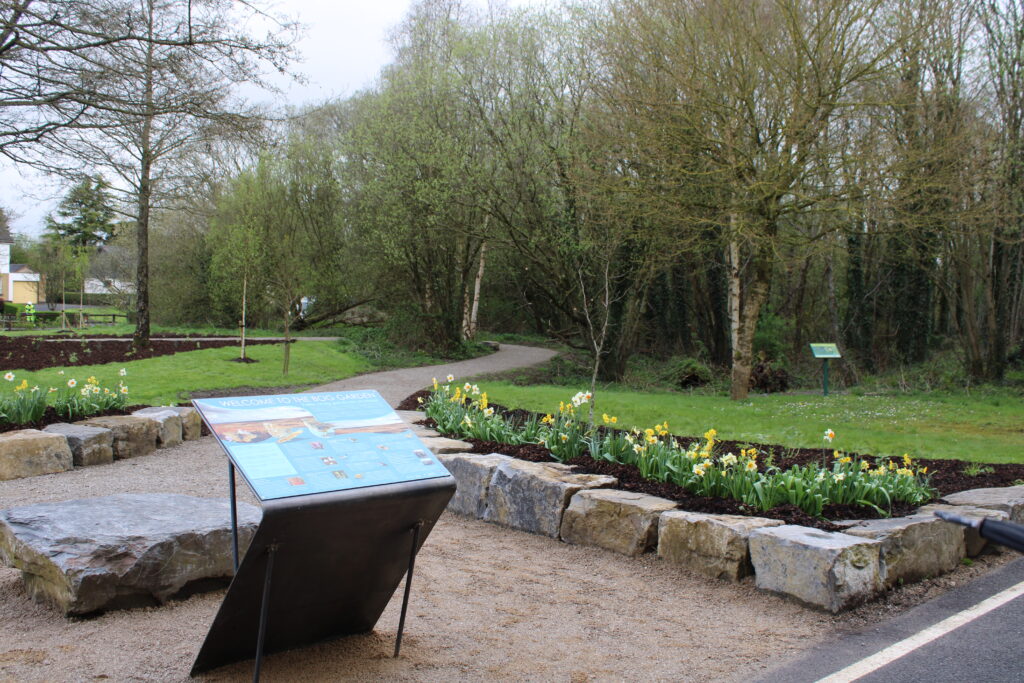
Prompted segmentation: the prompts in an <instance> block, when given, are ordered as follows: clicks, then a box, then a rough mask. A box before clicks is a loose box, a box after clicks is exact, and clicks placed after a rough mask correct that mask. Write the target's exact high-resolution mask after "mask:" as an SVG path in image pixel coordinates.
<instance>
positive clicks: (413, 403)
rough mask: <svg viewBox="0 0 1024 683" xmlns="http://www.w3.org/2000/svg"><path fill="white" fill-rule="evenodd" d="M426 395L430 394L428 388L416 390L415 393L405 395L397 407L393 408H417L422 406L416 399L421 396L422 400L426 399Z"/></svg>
mask: <svg viewBox="0 0 1024 683" xmlns="http://www.w3.org/2000/svg"><path fill="white" fill-rule="evenodd" d="M428 396H430V390H429V389H423V390H422V391H417V392H416V393H415V394H410V395H409V396H406V397H405V398H404V399H403V400H402V402H401V403H399V404H398V407H397V408H395V410H419V409H420V408H421V407H422V406H421V405H420V402H419V400H418V399H421V398H422V399H423V400H424V401H426V400H427V397H428Z"/></svg>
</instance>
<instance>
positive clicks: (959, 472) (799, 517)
mask: <svg viewBox="0 0 1024 683" xmlns="http://www.w3.org/2000/svg"><path fill="white" fill-rule="evenodd" d="M429 395H430V392H429V391H426V390H424V391H418V392H416V393H414V394H412V395H410V396H409V397H407V398H406V399H404V400H403V401H402V402H401V403H400V404H399V410H416V409H418V408H420V407H421V404H420V399H425V398H426V397H427V396H429ZM490 405H491V407H493V408H495V411H496V412H498V413H499V414H503V415H505V416H507V417H510V418H512V419H514V420H517V421H520V422H521V421H524V420H526V419H528V418H529V417H531V416H533V415H532V414H531V413H529V412H527V411H524V410H519V409H516V410H509V409H507V408H505V407H503V406H500V405H496V404H493V403H492V404H490ZM537 417H539V416H537ZM419 424H422V425H424V426H426V427H429V428H434V427H435V426H436V423H435V422H434V421H433V420H431V419H430V418H425V419H424V420H421V421H420V422H419ZM600 429H601V430H605V428H604V427H601V428H600ZM462 440H463V441H465V442H466V443H469V444H471V445H472V450H471V451H470V452H472V453H500V454H502V455H508V456H510V457H513V458H517V459H520V460H526V461H530V462H538V463H552V462H555V458H554V457H552V455H551V451H550V450H549V449H547V448H546V447H544V446H541V445H539V444H506V443H498V442H494V441H482V440H480V439H474V438H463V439H462ZM676 440H677V441H678V442H679V443H680V445H681V446H683V447H684V448H686V447H689V446H690V445H691V444H693V443H695V442H699V438H698V437H686V436H681V437H676ZM717 445H718V447H719V448H720V449H721V450H722V451H723V452H728V451H732V452H738V451H739V450H741V449H743V448H750V447H753V448H756V449H758V450H759V451H760V452H762V453H764V454H766V455H770V456H771V457H772V459H773V461H774V463H775V466H777V467H778V468H779V469H782V470H785V469H788V468H790V467H793V466H807V465H809V464H813V463H820V462H827V461H829V460H831V459H832V450H831V449H828V448H788V447H786V446H782V445H779V444H763V443H748V442H743V443H741V442H737V441H718V442H717ZM846 455H849V456H852V457H854V458H858V459H861V460H864V461H866V462H869V463H871V464H872V465H874V464H875V460H876V459H875V458H874V456H871V455H862V454H858V453H846ZM880 460H883V459H880ZM915 462H916V463H917V464H918V465H920V466H922V467H926V468H927V470H928V474H929V484H930V485H931V486H932V487H933V488H934V489H935V491H936V500H939V499H941V498H942V497H944V496H946V495H949V494H953V493H959V492H961V491H967V490H971V489H979V488H1002V487H1008V486H1014V485H1017V484H1021V483H1024V465H1020V464H992V465H987V466H985V468H984V469H982V470H981V471H978V472H977V473H973V474H972V473H971V472H972V471H973V469H972V467H973V466H974V464H972V463H969V462H965V461H963V460H940V459H917V460H915ZM567 464H568V465H570V466H572V468H573V471H575V472H578V473H581V474H599V475H610V476H614V477H615V478H616V479H617V480H618V482H619V483H618V488H620V489H623V490H626V491H632V492H637V493H643V494H647V495H652V496H657V497H660V498H665V499H668V500H672V501H674V502H676V504H677V506H678V509H680V510H688V511H692V512H703V513H710V514H731V515H746V516H756V517H764V518H769V519H778V520H782V521H784V522H785V523H787V524H799V525H802V526H809V527H814V528H817V529H822V530H825V531H838V530H840V529H842V527H841V526H838V525H836V524H834V523H832V522H833V521H839V520H848V519H878V518H880V517H881V515H879V513H878V511H877V510H875V509H874V508H872V507H868V506H860V505H837V504H829V505H826V506H825V510H824V514H823V517H822V518H816V517H812V516H811V515H808V514H807V513H805V512H803V511H802V510H800V509H799V508H797V507H795V506H793V505H783V506H779V507H776V508H772V509H771V510H757V509H755V508H752V507H750V506H747V505H744V504H743V503H741V502H739V501H736V500H731V499H727V498H712V497H704V496H697V495H693V494H692V493H689V492H688V491H686V489H684V488H682V487H680V486H677V485H675V484H673V483H671V482H657V481H652V480H650V479H645V478H644V477H642V476H640V473H639V472H638V470H637V468H636V467H633V466H630V465H621V464H617V463H610V462H607V461H604V460H594V459H593V458H590V457H589V456H587V455H583V456H581V457H578V458H574V459H572V460H569V461H568V462H567ZM762 467H763V465H762ZM918 507H919V506H917V505H911V504H907V503H896V504H894V505H893V506H892V508H891V510H890V512H891V516H892V517H901V516H906V515H909V514H912V513H913V512H914V510H916V509H917V508H918Z"/></svg>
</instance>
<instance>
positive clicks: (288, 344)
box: [281, 309, 292, 375]
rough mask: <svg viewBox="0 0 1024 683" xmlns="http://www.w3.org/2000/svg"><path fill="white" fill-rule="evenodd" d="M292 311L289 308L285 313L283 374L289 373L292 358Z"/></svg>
mask: <svg viewBox="0 0 1024 683" xmlns="http://www.w3.org/2000/svg"><path fill="white" fill-rule="evenodd" d="M291 332H292V312H291V310H290V309H289V310H288V311H287V312H286V313H285V314H284V364H283V365H282V366H281V374H282V375H287V374H288V365H289V364H290V363H291V360H292V336H291Z"/></svg>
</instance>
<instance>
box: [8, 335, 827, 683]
mask: <svg viewBox="0 0 1024 683" xmlns="http://www.w3.org/2000/svg"><path fill="white" fill-rule="evenodd" d="M549 355H550V352H547V351H544V350H538V349H527V348H525V347H515V346H505V347H504V348H503V351H502V352H500V353H497V354H494V355H491V356H488V357H486V358H480V359H475V360H471V361H464V362H461V363H453V364H450V365H445V366H437V367H433V368H420V369H413V370H397V371H393V372H387V373H380V374H376V375H365V376H363V377H357V378H352V379H350V380H344V381H342V382H334V383H331V384H329V385H325V386H323V387H319V390H338V389H359V388H375V389H378V390H380V391H381V393H382V394H383V395H384V396H385V398H387V399H388V400H389V401H391V402H392V404H394V403H396V402H397V401H399V400H401V399H402V398H404V397H405V396H406V395H408V394H409V393H411V392H412V391H415V390H416V389H418V388H421V387H423V386H426V385H427V384H429V383H430V379H431V377H434V376H442V375H445V374H447V373H449V372H451V373H452V374H455V375H456V376H459V377H460V378H461V377H466V376H469V375H471V374H473V373H476V372H482V371H485V370H486V371H493V370H497V369H503V368H508V367H515V366H516V364H523V363H527V364H531V363H536V362H541V361H542V360H544V359H545V358H546V357H548V356H549ZM489 361H490V362H489ZM226 469H227V468H226V467H225V458H224V455H223V453H222V452H221V450H220V448H219V446H218V445H217V443H216V442H215V441H214V440H213V439H212V438H211V437H204V438H202V439H200V440H199V441H192V442H187V443H185V444H182V445H180V446H176V447H174V448H169V449H165V450H161V451H158V452H157V453H156V454H153V455H150V456H146V457H142V458H136V459H131V460H121V461H118V462H115V463H113V464H111V465H104V466H98V467H89V468H81V469H76V470H73V471H71V472H65V473H61V474H55V475H46V476H42V477H33V478H29V479H20V480H14V481H7V482H0V507H4V508H6V507H13V506H17V505H26V504H31V503H35V502H43V501H57V500H67V499H72V498H85V497H90V496H101V495H108V494H112V493H118V492H176V493H184V494H189V495H195V496H204V497H226V495H227V485H226V484H227V482H226V476H225V475H226ZM239 493H240V497H241V498H242V499H243V500H246V501H248V502H253V503H255V500H254V498H253V497H252V495H251V494H250V493H249V491H248V490H246V488H245V487H240V488H239ZM416 569H417V572H416V579H415V584H416V585H415V590H414V591H413V595H412V601H411V604H410V610H409V619H408V622H407V624H406V632H405V639H404V640H403V647H402V657H401V658H400V659H397V660H395V659H392V658H391V657H390V655H391V652H392V649H393V647H394V634H395V630H396V628H397V622H398V608H399V606H400V604H401V590H399V591H398V592H397V593H396V594H395V597H394V598H393V599H392V601H391V603H390V605H389V607H388V609H387V610H386V611H385V613H384V616H383V617H382V618H381V621H380V622H379V623H378V624H377V628H376V629H375V630H374V631H373V632H372V633H370V634H366V635H362V636H353V637H348V638H341V639H337V640H333V641H328V642H325V643H320V644H318V645H314V646H311V647H307V648H302V649H299V650H294V651H290V652H285V653H279V654H275V655H270V656H268V657H267V658H266V659H265V661H264V667H263V674H264V680H267V681H292V680H296V681H298V680H302V681H324V680H332V681H333V680H397V681H462V680H467V681H471V680H537V681H589V680H645V681H647V680H686V681H723V680H736V681H741V680H750V679H751V678H752V677H753V676H754V675H755V674H756V673H757V672H759V671H763V670H764V669H765V668H766V667H768V666H769V665H771V664H774V663H776V662H778V661H779V660H781V659H784V658H787V657H788V656H792V655H793V654H795V653H798V652H800V651H803V650H805V649H806V648H808V647H810V646H812V645H814V644H816V643H818V642H820V641H822V640H823V639H825V638H829V637H834V636H835V634H836V633H837V632H838V630H839V629H840V628H841V627H842V625H843V621H842V619H838V620H837V619H835V618H833V617H829V616H827V615H824V614H821V613H818V612H815V611H811V610H808V609H804V608H802V607H799V606H797V605H795V604H793V603H791V602H788V601H786V600H783V599H781V598H777V597H774V596H771V595H767V594H764V593H760V592H758V591H756V590H755V589H754V588H753V585H752V583H751V582H750V581H747V582H746V583H743V584H740V585H734V584H729V583H724V582H718V581H712V580H709V579H705V578H702V577H699V576H696V575H694V574H690V573H687V572H684V571H681V570H678V569H676V568H673V567H670V566H668V565H666V564H665V563H663V562H658V561H657V560H656V559H655V558H653V557H652V556H650V555H648V556H646V557H643V558H640V559H629V558H626V557H624V556H620V555H617V554H614V553H611V552H606V551H602V550H598V549H594V548H584V547H578V546H571V545H568V544H565V543H560V542H558V541H555V540H553V539H549V538H545V537H541V536H534V535H530V534H526V533H521V532H518V531H512V530H509V529H504V528H502V527H498V526H494V525H490V524H485V523H483V522H480V521H477V520H470V519H466V518H462V517H458V516H455V515H452V514H447V513H446V514H445V515H444V516H442V517H441V520H440V521H439V523H438V525H437V527H436V528H435V530H434V533H433V534H432V535H431V536H430V538H429V539H428V541H427V544H426V546H425V547H424V549H423V551H422V552H421V553H420V555H419V557H418V559H417V562H416ZM223 595H224V591H223V590H220V591H214V592H210V593H205V594H202V595H196V596H192V597H190V598H188V599H185V600H178V601H172V602H170V603H168V604H167V605H164V606H162V607H158V608H144V609H134V610H124V611H116V612H110V613H107V614H103V615H100V616H97V617H94V618H91V619H65V618H64V617H63V616H61V614H60V613H58V612H57V611H56V610H54V609H52V608H50V607H48V606H46V605H41V604H36V603H34V602H32V600H31V599H30V598H29V596H28V595H27V593H26V592H25V590H24V588H23V587H22V583H21V580H20V576H19V573H18V572H17V571H16V570H13V569H0V681H19V682H21V681H94V680H101V679H104V680H113V681H138V680H145V681H184V680H187V679H188V671H189V669H190V668H191V665H192V661H193V659H194V657H195V654H196V653H197V652H198V650H199V647H200V645H201V643H202V641H203V638H204V637H205V635H206V632H207V629H208V628H209V625H210V623H211V622H212V620H213V617H214V615H215V613H216V611H217V608H218V606H219V605H220V602H221V600H222V598H223ZM251 676H252V670H251V662H243V663H240V664H236V665H232V666H229V667H224V668H222V669H218V670H216V671H214V672H211V673H209V674H206V675H204V676H201V677H200V679H201V680H209V681H243V680H249V679H251Z"/></svg>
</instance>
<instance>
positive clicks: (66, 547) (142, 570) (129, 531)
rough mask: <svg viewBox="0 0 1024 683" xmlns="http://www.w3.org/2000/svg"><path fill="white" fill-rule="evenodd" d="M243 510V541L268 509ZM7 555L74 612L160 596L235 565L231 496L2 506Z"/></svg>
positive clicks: (1, 535) (31, 582)
mask: <svg viewBox="0 0 1024 683" xmlns="http://www.w3.org/2000/svg"><path fill="white" fill-rule="evenodd" d="M238 519H239V546H240V548H245V547H247V546H248V543H249V541H250V540H251V538H252V534H253V533H254V532H255V530H256V526H257V525H258V523H259V519H260V511H259V509H258V508H256V507H255V506H252V505H248V504H246V503H239V505H238ZM0 562H3V563H5V564H7V565H8V566H11V567H14V568H16V569H20V570H21V574H22V578H23V579H24V581H25V585H26V587H27V589H28V591H29V593H30V594H31V595H32V596H33V597H35V598H36V599H37V600H40V601H46V602H49V603H51V604H53V605H55V606H56V607H57V608H58V609H60V610H61V611H63V612H64V613H65V614H67V615H78V614H88V613H91V612H96V611H99V610H109V609H119V608H123V607H133V606H137V605H140V604H152V603H153V602H154V601H156V602H158V603H162V602H164V601H166V600H167V599H169V598H170V597H173V596H174V595H175V594H176V593H178V592H179V591H181V589H182V588H184V587H185V586H186V585H188V584H190V583H192V582H194V581H199V580H202V579H212V578H220V577H230V576H231V575H232V573H233V568H232V559H231V518H230V511H229V503H228V501H227V500H226V499H213V498H194V497H191V496H182V495H178V494H170V493H152V494H141V493H122V494H118V495H114V496H105V497H102V498H85V499H81V500H69V501H65V502H60V503H40V504H37V505H28V506H25V507H17V508H11V509H8V510H3V511H0ZM200 586H202V584H200Z"/></svg>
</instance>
